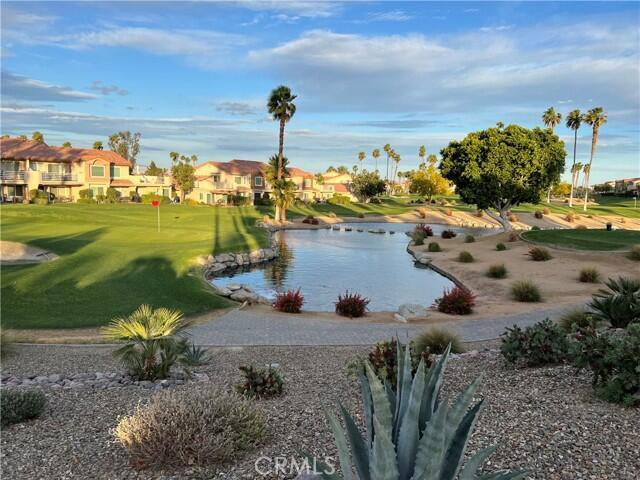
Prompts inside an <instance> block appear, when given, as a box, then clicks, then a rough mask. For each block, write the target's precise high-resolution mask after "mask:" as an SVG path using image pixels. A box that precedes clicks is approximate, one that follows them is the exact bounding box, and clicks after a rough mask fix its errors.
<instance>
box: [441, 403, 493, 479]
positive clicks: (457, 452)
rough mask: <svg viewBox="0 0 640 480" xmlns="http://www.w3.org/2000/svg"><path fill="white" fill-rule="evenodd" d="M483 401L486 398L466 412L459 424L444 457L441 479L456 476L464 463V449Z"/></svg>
mask: <svg viewBox="0 0 640 480" xmlns="http://www.w3.org/2000/svg"><path fill="white" fill-rule="evenodd" d="M483 403H484V399H483V400H480V401H479V402H478V403H476V404H475V405H474V406H473V408H471V410H469V411H468V412H467V413H466V415H465V416H464V418H463V419H462V421H461V422H460V424H459V425H458V428H457V429H456V431H455V433H454V434H453V438H452V439H451V442H450V443H449V445H448V448H447V451H446V453H445V456H444V459H443V465H442V470H441V471H440V477H439V478H440V480H450V479H452V478H456V475H457V474H458V470H459V469H460V465H461V464H462V458H463V457H464V451H465V449H466V448H467V443H468V442H469V438H470V437H471V433H472V431H473V426H474V425H475V423H476V420H477V418H478V414H479V413H480V409H481V408H482V404H483Z"/></svg>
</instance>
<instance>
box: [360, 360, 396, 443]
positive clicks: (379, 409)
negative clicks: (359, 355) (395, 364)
mask: <svg viewBox="0 0 640 480" xmlns="http://www.w3.org/2000/svg"><path fill="white" fill-rule="evenodd" d="M365 368H366V371H367V379H368V380H369V388H370V389H371V399H372V400H373V436H374V443H375V437H376V436H377V435H378V425H380V426H382V428H384V429H385V433H386V435H387V436H388V437H389V438H391V435H392V431H393V418H392V417H391V405H390V403H389V398H388V397H387V394H386V393H385V391H384V387H383V386H382V382H381V381H380V379H379V378H378V376H377V375H376V374H375V372H374V371H373V367H372V366H371V364H370V363H369V362H367V363H365ZM376 419H377V420H378V424H376Z"/></svg>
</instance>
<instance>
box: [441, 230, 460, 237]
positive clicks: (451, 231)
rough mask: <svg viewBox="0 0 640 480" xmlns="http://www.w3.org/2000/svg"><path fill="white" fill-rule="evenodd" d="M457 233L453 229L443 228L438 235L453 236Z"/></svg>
mask: <svg viewBox="0 0 640 480" xmlns="http://www.w3.org/2000/svg"><path fill="white" fill-rule="evenodd" d="M457 235H458V234H457V233H456V232H454V231H453V230H443V231H442V233H441V234H440V236H441V237H442V238H444V239H449V238H455V237H456V236H457Z"/></svg>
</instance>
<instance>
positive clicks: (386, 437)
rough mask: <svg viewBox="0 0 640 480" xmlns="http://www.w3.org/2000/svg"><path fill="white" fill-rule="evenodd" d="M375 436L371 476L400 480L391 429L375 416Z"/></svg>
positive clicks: (381, 479) (382, 479)
mask: <svg viewBox="0 0 640 480" xmlns="http://www.w3.org/2000/svg"><path fill="white" fill-rule="evenodd" d="M373 427H374V429H375V436H374V439H373V451H372V454H371V478H374V479H375V480H398V466H397V463H396V450H395V447H394V445H393V442H392V441H391V435H390V431H388V430H387V429H386V428H385V427H384V425H382V424H381V423H380V421H379V420H378V417H377V416H375V415H374V417H373Z"/></svg>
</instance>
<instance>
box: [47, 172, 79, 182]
mask: <svg viewBox="0 0 640 480" xmlns="http://www.w3.org/2000/svg"><path fill="white" fill-rule="evenodd" d="M41 180H42V183H45V182H46V183H74V182H75V183H77V182H78V176H77V175H73V174H71V173H49V172H42V174H41Z"/></svg>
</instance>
